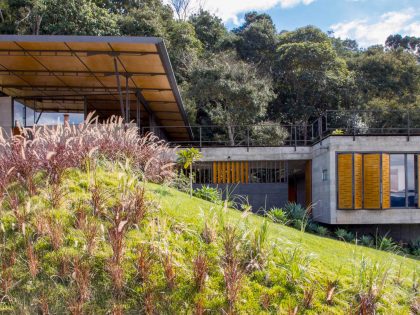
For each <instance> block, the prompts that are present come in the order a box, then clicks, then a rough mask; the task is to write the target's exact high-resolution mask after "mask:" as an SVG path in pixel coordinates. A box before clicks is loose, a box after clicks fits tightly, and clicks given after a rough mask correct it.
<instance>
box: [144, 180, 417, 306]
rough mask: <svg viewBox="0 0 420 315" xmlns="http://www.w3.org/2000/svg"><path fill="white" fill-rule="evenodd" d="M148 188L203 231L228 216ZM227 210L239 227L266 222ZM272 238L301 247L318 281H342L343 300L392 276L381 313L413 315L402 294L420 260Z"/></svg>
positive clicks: (316, 240) (285, 231)
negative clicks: (358, 287) (213, 219)
mask: <svg viewBox="0 0 420 315" xmlns="http://www.w3.org/2000/svg"><path fill="white" fill-rule="evenodd" d="M149 187H150V189H151V190H152V191H153V192H154V194H155V195H156V196H157V198H158V200H159V201H160V203H161V205H162V208H163V211H164V212H166V213H167V214H168V215H170V216H172V217H174V218H175V219H177V220H179V221H182V222H185V223H188V224H190V225H191V226H194V227H197V226H199V227H201V226H203V224H204V218H205V217H208V216H210V215H211V213H213V212H218V211H223V207H222V206H220V205H215V204H213V203H210V202H207V201H205V200H201V199H199V198H195V197H192V198H190V197H189V196H188V194H185V193H182V192H179V191H177V190H175V189H172V188H169V187H164V186H159V185H153V184H150V185H149ZM224 211H225V213H226V218H227V219H228V220H230V221H231V222H234V223H235V222H237V223H238V224H241V222H244V221H248V222H247V224H249V225H250V226H255V227H258V226H260V225H261V224H263V222H264V220H265V219H264V218H263V217H261V216H257V215H253V214H249V215H247V216H245V217H244V215H243V213H242V212H240V211H237V210H234V209H227V210H226V209H225V210H224ZM268 238H269V240H270V241H276V242H275V244H276V245H275V246H280V247H282V249H286V248H290V249H294V248H300V249H301V250H302V251H303V252H304V253H306V254H308V255H310V256H311V257H312V260H311V261H312V262H311V266H312V268H313V272H314V273H315V274H316V275H315V278H316V279H318V281H319V282H320V283H321V282H322V281H325V279H338V280H339V281H340V283H341V289H342V294H343V296H345V295H346V291H347V290H348V288H349V287H350V286H354V285H355V283H356V282H358V281H359V280H360V281H364V280H361V278H365V277H367V278H369V277H373V276H374V275H373V273H375V272H378V273H380V272H383V273H387V274H388V276H387V281H388V283H390V285H388V286H386V289H385V290H384V299H383V306H384V308H383V309H382V311H383V312H384V313H385V314H397V313H398V314H408V313H409V311H408V309H407V306H406V305H404V304H405V303H406V301H405V302H404V301H403V300H404V299H406V298H407V297H406V296H405V294H404V293H403V291H404V290H405V289H406V288H410V287H412V286H413V285H414V286H415V285H416V284H415V282H416V281H418V280H416V277H418V275H419V273H420V261H419V260H418V259H416V258H413V257H403V256H400V255H396V254H393V253H388V252H384V251H380V250H376V249H372V248H368V247H364V246H357V245H355V244H350V243H346V242H342V241H337V240H334V239H330V238H328V237H320V236H317V235H313V234H309V233H304V232H301V231H299V230H296V229H294V228H290V227H287V226H284V225H281V224H276V223H272V222H269V223H268ZM362 260H363V262H362ZM364 263H366V264H367V265H368V266H369V268H373V266H375V265H376V266H377V268H378V269H377V271H372V270H371V271H367V270H366V272H364V271H363V265H364ZM358 278H359V279H358ZM413 282H414V283H413ZM391 284H392V285H391ZM341 307H346V303H344V302H343V303H342V305H341ZM326 311H327V310H326ZM329 311H331V310H329ZM341 311H342V310H341ZM341 311H338V310H337V309H336V310H335V311H334V312H338V313H341Z"/></svg>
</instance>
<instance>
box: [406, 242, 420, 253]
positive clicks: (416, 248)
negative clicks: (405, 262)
mask: <svg viewBox="0 0 420 315" xmlns="http://www.w3.org/2000/svg"><path fill="white" fill-rule="evenodd" d="M408 248H409V250H410V253H411V254H412V255H414V256H420V238H418V239H416V240H415V241H411V242H410V243H409V244H408Z"/></svg>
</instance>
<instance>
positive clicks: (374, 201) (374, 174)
mask: <svg viewBox="0 0 420 315" xmlns="http://www.w3.org/2000/svg"><path fill="white" fill-rule="evenodd" d="M380 164H381V154H365V155H364V156H363V173H364V176H363V186H364V208H365V209H380V208H381V185H380V183H381V167H380Z"/></svg>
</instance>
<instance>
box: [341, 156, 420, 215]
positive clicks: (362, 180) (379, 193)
mask: <svg viewBox="0 0 420 315" xmlns="http://www.w3.org/2000/svg"><path fill="white" fill-rule="evenodd" d="M419 156H420V155H418V154H401V153H398V154H388V153H339V154H337V205H338V208H339V209H349V210H350V209H353V210H354V209H388V208H418V207H419V201H418V199H419V194H418V191H419V161H418V159H419V158H418V157H419Z"/></svg>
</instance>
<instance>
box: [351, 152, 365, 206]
mask: <svg viewBox="0 0 420 315" xmlns="http://www.w3.org/2000/svg"><path fill="white" fill-rule="evenodd" d="M362 158H363V157H362V155H361V154H360V153H355V154H354V158H353V176H354V209H362V207H363V170H362V165H363V163H362Z"/></svg>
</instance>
